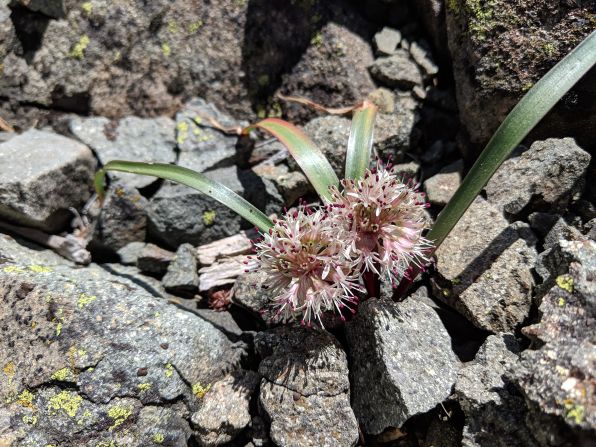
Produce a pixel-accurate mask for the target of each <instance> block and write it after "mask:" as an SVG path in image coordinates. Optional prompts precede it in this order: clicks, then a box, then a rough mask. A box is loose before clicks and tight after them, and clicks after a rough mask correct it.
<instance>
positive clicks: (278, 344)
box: [255, 327, 358, 446]
mask: <svg viewBox="0 0 596 447" xmlns="http://www.w3.org/2000/svg"><path fill="white" fill-rule="evenodd" d="M255 348H256V349H257V351H258V353H259V354H260V355H261V357H262V358H263V360H262V361H261V364H260V365H259V373H260V374H261V375H262V376H263V380H262V381H261V389H260V396H259V403H260V406H261V409H262V411H263V414H264V415H265V416H266V418H267V419H268V420H270V421H271V429H270V436H271V439H272V441H273V442H274V443H275V444H276V445H279V446H293V445H303V446H355V445H356V442H357V441H358V424H357V422H356V418H355V417H354V413H353V412H352V409H351V408H350V398H349V392H350V382H349V380H348V364H347V359H346V354H345V353H344V351H343V350H342V349H341V346H340V345H339V343H338V342H337V340H335V339H334V338H333V336H331V335H330V334H329V333H327V332H319V331H314V330H309V329H305V328H298V327H280V328H277V329H274V330H271V331H267V332H260V333H259V334H257V336H256V338H255Z"/></svg>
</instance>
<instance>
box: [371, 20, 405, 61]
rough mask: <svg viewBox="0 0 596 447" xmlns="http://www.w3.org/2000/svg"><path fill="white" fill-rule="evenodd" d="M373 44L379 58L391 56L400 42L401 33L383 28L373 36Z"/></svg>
mask: <svg viewBox="0 0 596 447" xmlns="http://www.w3.org/2000/svg"><path fill="white" fill-rule="evenodd" d="M373 42H374V44H375V48H376V50H377V54H378V55H379V56H391V55H392V54H393V53H395V50H397V47H398V45H399V43H400V42H401V33H400V32H399V30H396V29H393V28H388V27H384V28H383V29H382V30H381V31H379V32H378V33H377V34H375V37H374V38H373Z"/></svg>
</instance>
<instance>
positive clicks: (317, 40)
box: [310, 31, 323, 47]
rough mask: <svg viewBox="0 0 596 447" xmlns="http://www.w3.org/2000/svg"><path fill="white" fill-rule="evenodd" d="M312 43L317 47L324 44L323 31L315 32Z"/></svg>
mask: <svg viewBox="0 0 596 447" xmlns="http://www.w3.org/2000/svg"><path fill="white" fill-rule="evenodd" d="M310 44H311V45H313V46H315V47H320V46H321V45H323V33H321V32H320V31H319V32H317V33H315V34H314V36H312V39H310Z"/></svg>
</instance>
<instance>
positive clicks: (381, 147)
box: [346, 94, 419, 161]
mask: <svg viewBox="0 0 596 447" xmlns="http://www.w3.org/2000/svg"><path fill="white" fill-rule="evenodd" d="M417 107H418V105H417V103H416V101H414V99H412V97H411V96H410V95H403V94H402V95H397V96H396V98H395V112H393V113H379V114H378V115H377V119H376V121H375V130H374V137H375V138H374V139H375V141H374V146H373V147H374V149H375V150H376V151H377V153H378V154H379V156H380V157H381V159H383V160H387V159H388V157H389V156H392V157H393V160H394V161H396V160H397V161H399V160H400V158H401V156H403V153H405V152H408V151H409V150H411V149H412V148H414V146H415V145H416V142H417V139H418V135H417V133H416V129H415V125H416V123H417V122H418V120H419V116H418V111H417ZM346 144H347V143H346ZM398 157H399V158H398Z"/></svg>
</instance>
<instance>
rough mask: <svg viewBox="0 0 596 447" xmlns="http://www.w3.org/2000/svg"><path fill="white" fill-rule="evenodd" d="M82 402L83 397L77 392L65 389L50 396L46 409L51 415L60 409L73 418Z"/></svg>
mask: <svg viewBox="0 0 596 447" xmlns="http://www.w3.org/2000/svg"><path fill="white" fill-rule="evenodd" d="M82 402H83V398H82V397H81V396H79V395H78V394H77V393H75V392H71V391H66V390H65V391H61V392H60V393H58V394H56V395H54V396H52V397H51V398H50V401H49V402H48V410H49V412H50V415H51V416H53V415H55V414H56V413H57V412H58V411H62V412H64V413H65V414H67V415H68V416H70V417H71V418H74V417H75V416H76V414H77V411H79V407H80V406H81V403H82Z"/></svg>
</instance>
